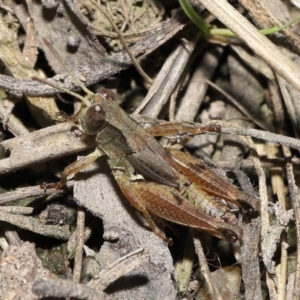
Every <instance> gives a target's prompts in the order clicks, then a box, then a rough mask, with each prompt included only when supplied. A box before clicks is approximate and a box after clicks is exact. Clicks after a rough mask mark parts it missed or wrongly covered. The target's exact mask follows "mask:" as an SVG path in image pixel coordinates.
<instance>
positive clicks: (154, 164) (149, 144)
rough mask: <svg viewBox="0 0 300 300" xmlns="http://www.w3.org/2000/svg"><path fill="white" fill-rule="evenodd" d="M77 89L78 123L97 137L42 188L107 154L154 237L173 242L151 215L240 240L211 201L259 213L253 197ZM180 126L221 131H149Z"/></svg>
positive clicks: (224, 211) (103, 97)
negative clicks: (89, 149) (88, 151)
mask: <svg viewBox="0 0 300 300" xmlns="http://www.w3.org/2000/svg"><path fill="white" fill-rule="evenodd" d="M48 46H49V47H51V46H50V45H48ZM52 51H54V49H52ZM46 83H47V82H46ZM80 85H81V87H82V88H83V90H84V91H85V92H86V93H87V97H86V98H84V97H81V96H80V95H77V94H75V93H71V94H72V95H74V96H75V97H77V98H78V99H80V100H81V101H82V107H81V110H80V112H79V113H78V114H77V116H76V119H78V118H79V123H80V126H81V130H82V131H83V132H84V133H85V134H87V135H90V136H95V139H96V142H97V147H96V150H95V151H94V152H92V153H91V154H89V155H88V156H86V157H83V158H81V159H80V160H78V161H76V162H74V163H72V164H71V165H69V166H68V167H67V168H66V169H65V170H64V171H63V173H62V177H61V181H60V182H58V183H53V184H47V185H43V186H42V187H43V188H49V187H55V188H57V189H58V188H61V187H63V186H64V184H65V183H66V181H67V178H68V176H69V175H71V174H74V173H77V172H79V171H80V170H82V169H84V168H85V167H86V166H87V165H89V164H91V163H92V162H94V161H95V160H96V159H97V158H99V157H100V156H102V155H103V154H105V155H107V156H108V158H109V161H108V162H109V165H110V167H111V169H112V172H113V174H114V177H115V179H116V181H117V182H118V184H119V186H120V188H121V190H122V192H123V193H124V195H125V196H126V197H127V199H128V200H129V201H130V202H131V203H132V204H133V206H134V207H136V208H137V209H138V210H139V211H141V212H142V213H143V215H144V217H145V219H146V220H147V222H148V223H149V225H150V227H151V229H152V230H153V231H154V233H156V234H157V235H158V236H159V237H161V238H162V239H164V240H165V241H167V242H168V243H170V242H171V240H170V239H169V238H167V237H166V236H165V234H164V233H163V232H162V231H161V230H160V229H159V228H158V227H157V226H156V225H155V223H154V221H153V219H152V217H151V213H152V214H155V215H157V216H159V217H161V218H164V219H166V220H170V221H172V222H175V223H179V224H183V225H186V226H190V227H194V228H198V229H202V230H205V231H206V232H208V233H210V234H212V235H214V236H216V237H219V238H223V239H227V240H230V241H232V242H234V241H236V240H238V239H240V238H241V236H242V232H241V228H240V227H239V226H238V225H236V218H235V216H234V215H233V214H232V213H231V212H230V210H229V208H228V207H227V206H226V205H225V204H223V203H222V202H220V201H216V200H215V198H214V196H215V197H218V198H222V199H224V200H227V201H230V202H232V203H234V204H236V205H238V206H240V204H239V203H242V204H244V205H247V206H248V207H250V208H252V209H253V210H258V209H259V202H258V200H257V199H256V198H255V197H253V196H251V195H248V194H246V193H244V192H242V191H240V190H239V189H238V188H236V187H234V186H233V185H231V184H230V183H228V182H227V181H226V180H224V179H223V178H221V177H220V176H219V175H217V174H216V173H215V172H213V171H212V170H211V169H210V168H208V167H207V166H206V165H205V164H203V163H202V162H201V161H198V160H197V159H195V158H193V157H192V156H190V155H187V154H185V153H183V152H181V151H179V150H174V149H173V150H168V149H165V148H163V147H162V146H161V145H160V144H159V143H158V141H157V140H156V139H155V138H154V137H153V136H152V135H151V131H152V130H151V128H150V129H149V131H147V130H146V129H145V128H143V127H142V126H141V125H140V124H139V123H137V122H136V121H135V120H134V119H133V118H131V117H130V116H129V115H128V114H127V113H126V112H125V111H123V110H122V109H121V108H120V107H119V105H118V104H117V102H115V101H114V99H112V98H113V97H111V95H109V96H108V95H107V93H102V94H94V93H92V92H91V91H90V90H88V89H87V88H86V87H85V86H84V85H83V84H81V83H80ZM58 88H59V87H58ZM67 92H68V91H67ZM182 126H183V127H184V130H186V131H188V132H189V133H191V134H201V133H203V132H207V131H212V132H218V131H219V130H220V127H219V126H218V125H213V126H204V127H203V128H199V127H193V126H184V124H183V125H180V124H179V123H173V124H169V126H167V127H156V128H155V130H153V132H154V131H155V135H167V134H170V133H173V132H174V131H175V130H176V129H178V128H181V127H182ZM135 172H136V173H138V174H139V175H141V176H140V177H139V178H138V179H135V178H133V174H134V173H135Z"/></svg>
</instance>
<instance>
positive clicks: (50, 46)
mask: <svg viewBox="0 0 300 300" xmlns="http://www.w3.org/2000/svg"><path fill="white" fill-rule="evenodd" d="M43 42H44V43H45V44H46V45H47V47H48V48H49V49H50V51H51V52H52V54H53V55H54V56H55V58H56V59H57V60H58V61H59V62H60V64H61V65H62V66H63V67H64V68H65V69H66V71H67V72H68V73H69V74H70V75H71V76H72V79H73V80H74V81H75V82H76V83H77V84H78V85H79V86H80V87H81V89H82V90H83V91H84V92H85V93H86V94H87V95H88V96H89V97H91V96H94V93H92V92H91V91H90V90H89V89H88V88H87V87H86V86H85V85H84V84H83V83H82V82H81V81H80V80H79V79H78V78H77V77H76V76H75V74H74V72H73V71H72V70H71V69H69V68H68V67H67V65H66V64H65V63H64V61H63V60H62V58H61V57H60V55H59V54H58V53H57V51H56V50H55V49H54V48H53V47H52V45H51V44H50V43H49V42H48V40H46V39H44V38H43ZM32 79H33V80H36V81H39V82H42V83H44V84H47V85H49V86H51V87H53V88H56V89H58V90H61V91H62V92H64V93H66V94H69V95H71V96H73V97H75V98H77V99H79V100H81V101H82V103H84V104H85V105H86V106H89V105H90V101H89V100H88V99H86V98H85V97H83V96H81V95H79V94H77V93H75V92H72V91H70V90H68V89H66V88H64V87H63V86H61V85H59V84H56V83H53V82H49V81H48V80H46V79H42V78H39V77H32Z"/></svg>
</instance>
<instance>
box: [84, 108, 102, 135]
mask: <svg viewBox="0 0 300 300" xmlns="http://www.w3.org/2000/svg"><path fill="white" fill-rule="evenodd" d="M105 117H106V113H105V111H104V109H103V108H102V106H101V105H100V104H93V105H92V106H90V107H89V108H88V109H87V111H86V115H85V124H86V127H87V128H88V130H92V131H93V130H97V129H100V128H101V127H103V125H105V124H106V119H105Z"/></svg>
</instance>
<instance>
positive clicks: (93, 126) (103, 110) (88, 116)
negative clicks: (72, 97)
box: [80, 94, 117, 135]
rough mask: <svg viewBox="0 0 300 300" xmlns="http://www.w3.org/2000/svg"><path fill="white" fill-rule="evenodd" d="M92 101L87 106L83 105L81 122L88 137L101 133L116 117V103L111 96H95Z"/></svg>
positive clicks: (85, 103)
mask: <svg viewBox="0 0 300 300" xmlns="http://www.w3.org/2000/svg"><path fill="white" fill-rule="evenodd" d="M91 100H92V101H91V102H90V103H89V104H87V102H84V103H83V104H82V109H81V115H80V121H81V125H82V127H83V129H84V131H85V132H86V133H87V134H88V135H94V134H97V133H98V132H100V131H101V130H102V129H103V128H104V127H105V126H106V125H107V124H109V122H110V120H111V119H112V118H114V117H115V115H116V113H115V112H116V109H114V107H115V105H117V104H116V102H115V101H113V100H114V98H113V97H112V96H111V94H109V95H108V96H107V94H94V95H93V97H92V99H91Z"/></svg>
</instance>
